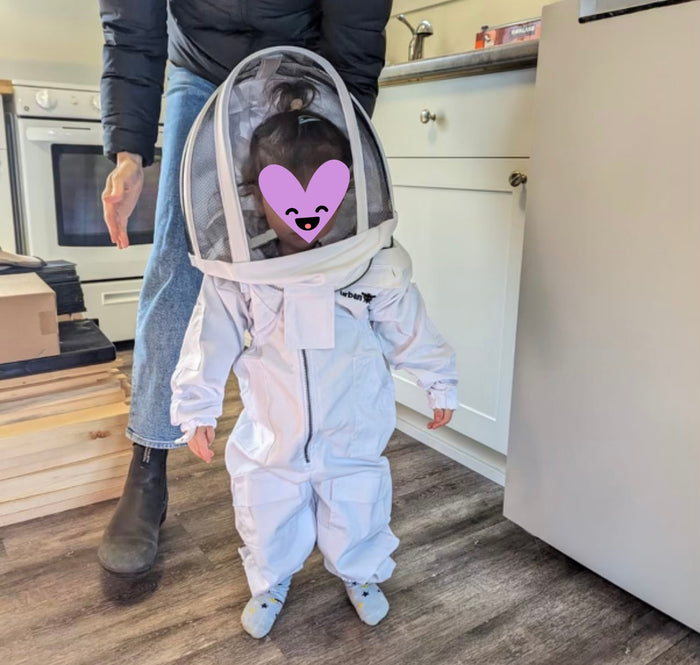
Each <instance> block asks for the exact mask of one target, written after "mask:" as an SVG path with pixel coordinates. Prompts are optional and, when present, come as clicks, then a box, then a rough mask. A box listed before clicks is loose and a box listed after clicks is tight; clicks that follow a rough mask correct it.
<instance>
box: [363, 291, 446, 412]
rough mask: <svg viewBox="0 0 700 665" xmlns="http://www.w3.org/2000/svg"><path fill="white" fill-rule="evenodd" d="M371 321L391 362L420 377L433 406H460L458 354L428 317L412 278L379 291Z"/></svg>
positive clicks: (419, 383) (373, 306)
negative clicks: (396, 286)
mask: <svg viewBox="0 0 700 665" xmlns="http://www.w3.org/2000/svg"><path fill="white" fill-rule="evenodd" d="M370 322H371V324H372V328H373V330H374V332H375V334H376V335H377V337H378V338H379V342H380V344H381V346H382V351H383V353H384V356H385V357H386V359H387V360H388V361H389V364H390V365H391V366H392V367H393V368H394V369H405V370H407V371H408V372H410V373H411V374H413V376H415V377H416V379H417V381H418V385H419V386H420V387H421V388H422V389H423V390H426V391H427V392H428V403H429V404H430V408H431V409H456V408H457V406H458V401H457V368H456V362H455V354H454V351H453V350H452V347H451V346H450V345H449V344H448V343H447V342H446V341H445V339H444V338H443V337H442V335H440V333H439V332H438V331H437V330H436V328H435V326H434V325H433V323H432V322H431V321H430V319H429V318H428V313H427V311H426V308H425V302H424V301H423V297H422V296H421V294H420V291H419V290H418V287H417V286H416V285H415V284H414V283H413V282H411V283H409V284H408V285H407V286H404V287H400V288H394V289H386V290H382V291H379V293H378V294H377V296H376V297H375V298H374V300H373V301H372V302H371V303H370Z"/></svg>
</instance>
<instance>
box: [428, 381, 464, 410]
mask: <svg viewBox="0 0 700 665" xmlns="http://www.w3.org/2000/svg"><path fill="white" fill-rule="evenodd" d="M428 404H429V405H430V408H431V409H451V410H452V411H455V410H456V409H457V407H458V406H459V401H458V399H457V389H456V388H454V387H452V386H445V387H434V388H431V389H430V390H429V391H428Z"/></svg>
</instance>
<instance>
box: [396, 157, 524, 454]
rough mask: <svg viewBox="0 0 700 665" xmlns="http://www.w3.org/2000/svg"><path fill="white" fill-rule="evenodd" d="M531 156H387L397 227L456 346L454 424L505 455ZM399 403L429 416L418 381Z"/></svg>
mask: <svg viewBox="0 0 700 665" xmlns="http://www.w3.org/2000/svg"><path fill="white" fill-rule="evenodd" d="M527 161H528V160H527V159H515V158H513V159H506V158H504V159H404V158H397V159H390V160H389V167H390V170H391V176H392V180H393V187H394V196H395V204H396V209H397V211H398V216H399V224H398V228H397V232H396V234H395V236H396V238H397V239H398V240H399V242H401V244H403V245H404V247H405V248H406V249H407V250H408V252H409V253H410V255H411V258H412V259H413V270H414V279H415V281H416V283H417V284H418V287H419V288H420V290H421V293H422V294H423V297H424V299H425V301H426V306H427V308H428V314H429V315H430V317H431V319H432V320H433V322H434V323H435V325H436V326H437V328H438V329H439V330H440V331H441V333H442V334H443V335H444V336H445V338H446V339H447V341H448V342H449V343H450V344H451V345H452V346H453V347H454V349H455V351H456V354H457V368H458V371H459V380H460V385H459V401H460V406H459V409H458V410H457V411H456V412H455V414H454V416H453V419H452V422H451V424H450V427H452V428H453V429H455V430H457V431H459V432H461V433H462V434H465V435H466V436H469V437H471V438H473V439H475V440H476V441H479V442H480V443H482V444H484V445H486V446H489V447H490V448H492V449H494V450H497V451H499V452H501V453H504V454H505V453H506V449H507V442H508V421H509V416H510V397H511V388H512V379H513V353H514V348H515V326H516V318H517V305H518V290H519V283H520V263H521V257H522V243H523V222H524V210H525V193H526V191H525V188H526V185H521V186H517V187H512V186H511V185H510V183H509V176H510V174H511V172H513V171H520V172H523V173H527ZM394 379H395V384H396V396H397V401H398V402H399V403H401V404H404V405H406V406H408V407H410V408H411V409H414V410H415V411H418V412H420V413H423V414H425V415H432V413H431V411H430V410H429V409H428V404H427V398H426V395H425V393H424V391H422V390H421V389H419V388H418V387H417V386H416V384H415V381H414V380H413V378H412V377H411V376H410V375H409V374H408V373H407V372H404V371H397V372H394Z"/></svg>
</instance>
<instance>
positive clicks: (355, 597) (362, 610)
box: [345, 582, 389, 626]
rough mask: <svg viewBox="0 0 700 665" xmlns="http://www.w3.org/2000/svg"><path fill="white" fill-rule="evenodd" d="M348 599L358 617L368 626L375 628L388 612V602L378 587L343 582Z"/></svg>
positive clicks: (371, 584) (370, 584)
mask: <svg viewBox="0 0 700 665" xmlns="http://www.w3.org/2000/svg"><path fill="white" fill-rule="evenodd" d="M345 590H346V591H347V592H348V598H349V599H350V602H351V603H352V604H353V607H354V608H355V610H356V611H357V614H358V616H359V617H360V619H362V621H364V622H365V623H366V624H367V625H369V626H376V625H377V624H378V623H379V622H380V621H381V620H382V619H383V618H384V617H385V616H386V615H387V613H388V612H389V601H388V600H387V599H386V596H385V595H384V594H383V593H382V590H381V589H380V588H379V586H378V585H376V584H373V583H368V584H360V583H358V582H345Z"/></svg>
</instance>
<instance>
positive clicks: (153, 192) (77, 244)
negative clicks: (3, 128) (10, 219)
mask: <svg viewBox="0 0 700 665" xmlns="http://www.w3.org/2000/svg"><path fill="white" fill-rule="evenodd" d="M16 122H17V147H18V151H19V174H20V183H19V186H20V192H21V201H22V238H21V247H22V251H23V252H25V253H27V254H31V255H34V256H39V257H41V258H43V259H65V260H67V261H73V262H74V263H76V264H77V266H78V274H79V275H80V278H81V281H84V282H91V281H100V280H112V279H128V278H138V277H141V276H142V275H143V272H144V268H145V266H146V261H147V259H148V255H149V252H150V249H151V246H152V242H153V220H154V215H155V205H156V197H157V192H158V177H159V175H160V151H159V150H158V151H157V158H156V163H155V164H154V165H153V166H152V167H149V168H147V169H145V170H144V185H143V191H142V193H141V196H140V198H139V203H138V205H137V206H136V209H135V210H134V212H133V214H132V215H131V217H130V219H129V227H128V228H129V238H130V242H131V244H130V246H129V247H128V248H127V249H125V250H118V249H117V248H116V247H115V246H114V245H112V243H111V242H110V240H109V233H108V232H107V227H106V225H105V223H104V220H103V216H102V202H101V198H100V197H101V194H102V190H103V189H104V185H105V178H106V177H107V174H108V173H109V172H110V171H111V170H112V168H113V164H112V163H111V162H110V161H109V160H108V159H107V158H106V157H105V156H104V155H103V154H102V126H101V125H100V123H97V122H85V121H62V120H39V119H31V118H18V119H17V121H16ZM160 139H161V135H160V134H159V141H158V144H157V145H158V146H160Z"/></svg>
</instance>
